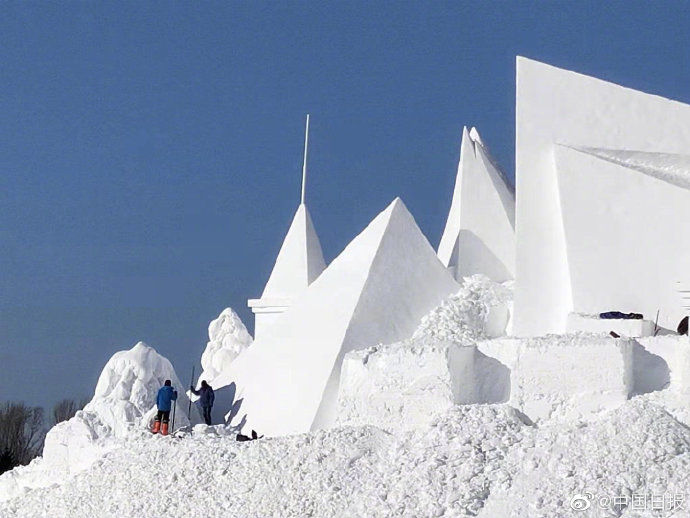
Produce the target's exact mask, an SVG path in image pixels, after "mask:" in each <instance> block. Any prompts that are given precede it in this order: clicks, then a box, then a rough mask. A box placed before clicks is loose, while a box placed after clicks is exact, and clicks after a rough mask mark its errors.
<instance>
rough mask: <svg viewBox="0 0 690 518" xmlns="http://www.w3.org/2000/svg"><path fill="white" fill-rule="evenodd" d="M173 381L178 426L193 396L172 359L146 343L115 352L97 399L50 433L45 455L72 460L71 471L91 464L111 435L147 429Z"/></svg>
mask: <svg viewBox="0 0 690 518" xmlns="http://www.w3.org/2000/svg"><path fill="white" fill-rule="evenodd" d="M167 379H169V380H171V382H172V385H173V387H174V388H175V389H177V393H178V399H177V408H176V413H175V427H176V428H178V427H181V426H186V425H188V424H189V418H188V416H187V408H188V405H189V399H187V396H186V394H185V392H184V386H183V385H182V383H180V380H179V379H178V377H177V374H176V373H175V369H173V366H172V364H171V363H170V362H169V361H168V360H167V359H166V358H164V357H163V356H161V355H160V354H158V353H157V352H156V351H155V349H153V348H152V347H149V346H148V345H146V344H145V343H143V342H139V343H137V344H136V345H135V346H134V347H133V348H132V349H130V350H128V351H120V352H117V353H115V354H114V355H113V356H112V357H111V358H110V360H108V363H106V365H105V367H104V368H103V372H101V375H100V377H99V378H98V383H97V384H96V390H95V393H94V396H93V399H91V401H90V402H89V403H88V404H87V405H86V406H85V407H84V410H82V411H80V412H77V415H76V416H75V417H73V418H72V419H70V420H69V421H64V422H62V423H59V424H57V425H56V426H54V427H53V428H52V429H51V430H50V431H49V432H48V434H47V435H46V441H45V447H44V449H43V458H44V461H45V462H47V463H53V464H67V466H68V469H69V471H79V470H81V469H84V468H86V467H88V466H89V465H90V464H91V463H92V462H93V461H94V460H96V459H98V458H99V457H100V456H101V455H102V453H103V451H105V450H106V449H107V446H108V445H107V441H108V439H111V438H123V437H126V436H127V435H128V434H129V433H131V432H132V431H134V432H137V431H139V432H142V431H145V430H146V428H147V426H148V423H149V420H150V419H152V417H153V415H154V414H155V412H156V394H157V393H158V389H159V388H160V387H161V386H163V383H164V382H165V380H167Z"/></svg>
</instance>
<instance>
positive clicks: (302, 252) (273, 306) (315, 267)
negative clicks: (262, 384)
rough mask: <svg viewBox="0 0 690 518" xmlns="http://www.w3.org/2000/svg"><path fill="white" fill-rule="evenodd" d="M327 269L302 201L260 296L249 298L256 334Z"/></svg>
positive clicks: (263, 331)
mask: <svg viewBox="0 0 690 518" xmlns="http://www.w3.org/2000/svg"><path fill="white" fill-rule="evenodd" d="M325 268H326V263H325V262H324V260H323V252H322V251H321V243H320V241H319V237H318V236H317V235H316V230H314V224H313V223H312V221H311V216H310V215H309V211H308V210H307V206H306V205H305V204H304V203H301V204H300V205H299V207H298V208H297V212H296V213H295V216H294V218H293V219H292V224H291V225H290V229H289V230H288V232H287V235H286V236H285V240H284V241H283V246H281V247H280V252H279V253H278V258H277V259H276V263H275V265H274V266H273V271H272V272H271V276H270V277H269V279H268V282H267V283H266V287H265V288H264V291H263V293H262V294H261V298H260V299H250V300H249V301H248V305H249V307H250V308H252V311H253V312H254V315H255V321H254V337H255V338H256V339H258V338H260V337H261V336H262V335H263V334H264V333H265V332H266V329H267V328H269V327H270V326H271V325H272V324H273V322H274V321H275V320H276V318H277V317H278V315H280V314H281V313H283V312H284V311H285V310H287V309H288V308H289V307H290V306H291V305H292V302H293V300H294V299H295V298H296V297H298V296H299V295H300V294H301V293H302V292H303V291H304V290H305V289H306V288H307V287H308V286H309V285H310V284H311V283H312V282H313V281H314V280H315V279H316V278H317V277H318V276H319V275H320V274H321V272H322V271H323V270H324V269H325Z"/></svg>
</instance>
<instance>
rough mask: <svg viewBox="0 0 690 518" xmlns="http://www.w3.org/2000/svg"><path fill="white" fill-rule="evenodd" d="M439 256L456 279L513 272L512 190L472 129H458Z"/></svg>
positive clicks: (496, 277) (499, 276) (508, 276)
mask: <svg viewBox="0 0 690 518" xmlns="http://www.w3.org/2000/svg"><path fill="white" fill-rule="evenodd" d="M438 257H439V259H440V260H441V262H442V263H443V264H444V265H446V266H447V267H448V268H449V269H450V270H451V272H452V273H453V275H454V276H455V278H456V280H458V281H461V280H462V278H463V277H467V276H470V275H474V274H476V273H482V274H484V275H487V276H488V277H489V278H491V279H493V280H494V281H497V282H503V281H507V280H509V279H513V278H514V276H515V193H514V191H513V189H512V187H511V186H510V184H509V183H508V181H507V180H506V179H505V176H504V175H503V173H502V172H501V171H500V170H499V169H498V167H497V166H496V165H495V163H494V161H493V159H492V158H491V156H490V155H489V152H488V150H487V149H486V147H485V146H484V144H483V142H482V140H481V138H480V137H479V133H478V132H477V130H476V129H475V128H472V129H471V130H470V131H469V132H468V131H467V128H464V129H463V132H462V144H461V146H460V162H459V164H458V174H457V178H456V180H455V190H454V192H453V201H452V204H451V207H450V212H449V213H448V221H447V223H446V228H445V230H444V231H443V236H442V237H441V243H440V244H439V246H438Z"/></svg>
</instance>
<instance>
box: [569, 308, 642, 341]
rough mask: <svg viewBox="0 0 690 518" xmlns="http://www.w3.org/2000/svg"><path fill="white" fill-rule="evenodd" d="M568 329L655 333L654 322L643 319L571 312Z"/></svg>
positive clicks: (638, 334) (606, 333)
mask: <svg viewBox="0 0 690 518" xmlns="http://www.w3.org/2000/svg"><path fill="white" fill-rule="evenodd" d="M566 330H567V332H568V333H576V332H579V331H584V332H586V333H600V334H604V335H608V334H609V333H610V332H611V331H614V332H616V333H617V334H618V335H620V336H633V337H640V336H652V335H653V334H654V322H652V321H651V320H643V319H640V320H635V319H622V318H616V319H604V318H599V315H588V314H585V313H570V314H569V315H568V321H567V324H566Z"/></svg>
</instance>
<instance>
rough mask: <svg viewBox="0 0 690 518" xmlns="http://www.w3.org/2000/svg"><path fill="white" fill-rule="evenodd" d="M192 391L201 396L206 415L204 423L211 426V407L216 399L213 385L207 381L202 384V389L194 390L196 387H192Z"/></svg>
mask: <svg viewBox="0 0 690 518" xmlns="http://www.w3.org/2000/svg"><path fill="white" fill-rule="evenodd" d="M189 388H190V389H192V394H194V395H195V396H199V404H200V405H201V409H202V410H203V413H204V421H205V422H206V424H207V425H209V426H211V407H213V402H214V401H215V399H216V395H215V394H214V393H213V389H212V388H211V385H209V384H208V383H206V380H203V381H202V382H201V388H200V389H199V390H194V386H193V385H192V386H190V387H189Z"/></svg>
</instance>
